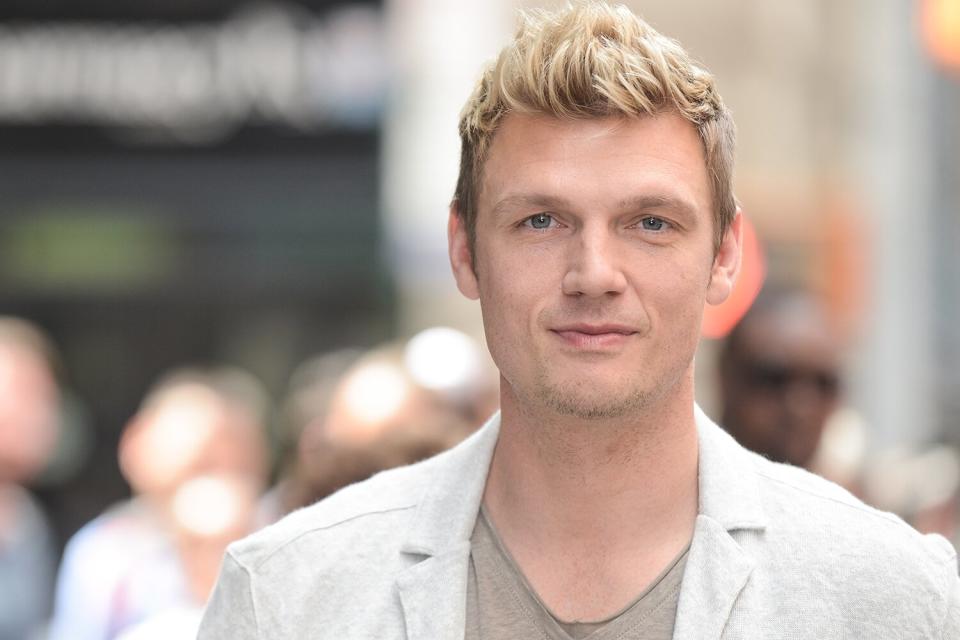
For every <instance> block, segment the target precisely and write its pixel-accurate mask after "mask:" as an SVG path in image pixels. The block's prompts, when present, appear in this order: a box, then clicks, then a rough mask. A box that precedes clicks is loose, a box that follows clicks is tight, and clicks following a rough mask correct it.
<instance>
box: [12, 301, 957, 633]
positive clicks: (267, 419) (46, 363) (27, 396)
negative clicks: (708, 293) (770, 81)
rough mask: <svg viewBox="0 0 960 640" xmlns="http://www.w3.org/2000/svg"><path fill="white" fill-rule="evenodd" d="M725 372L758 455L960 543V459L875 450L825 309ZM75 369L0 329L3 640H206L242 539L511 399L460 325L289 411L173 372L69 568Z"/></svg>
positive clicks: (741, 335)
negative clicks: (53, 520) (53, 478)
mask: <svg viewBox="0 0 960 640" xmlns="http://www.w3.org/2000/svg"><path fill="white" fill-rule="evenodd" d="M716 365H717V370H716V373H717V376H716V379H717V389H718V391H719V396H720V400H721V403H722V407H723V410H722V416H720V417H721V423H722V424H723V425H724V426H725V427H726V428H727V429H728V430H729V431H730V432H731V433H732V434H733V435H734V436H735V437H736V438H737V439H738V440H740V441H741V442H742V443H743V444H744V445H745V446H747V447H749V448H751V449H753V450H755V451H757V452H758V453H760V454H762V455H764V456H767V457H769V458H771V459H774V460H777V461H781V462H787V463H790V464H794V465H797V466H801V467H806V468H808V469H810V470H811V471H814V472H816V473H819V474H822V475H824V476H827V477H829V478H830V479H832V480H834V481H836V482H839V483H840V484H842V485H843V486H845V487H846V488H848V489H849V490H850V491H852V492H854V493H855V494H857V495H858V496H860V497H862V498H863V499H865V500H866V501H867V502H870V503H872V504H875V505H877V506H879V507H880V508H883V509H886V510H891V511H894V512H896V513H898V514H900V515H901V516H902V517H903V518H905V519H906V520H908V521H909V522H911V523H912V524H913V525H914V526H916V527H917V528H918V529H920V530H922V531H927V532H939V533H942V534H943V535H945V536H947V537H948V538H950V539H952V540H953V541H954V542H956V541H957V537H958V514H957V504H958V494H960V491H958V487H960V463H958V455H957V452H956V451H954V450H953V449H952V448H950V447H948V446H946V445H939V446H935V447H932V448H929V449H927V450H924V451H891V450H877V449H876V448H874V447H872V446H871V442H870V439H869V437H868V436H869V428H868V427H867V426H866V425H864V424H863V422H862V421H861V420H859V419H858V418H857V415H856V413H855V412H853V411H852V410H851V409H850V408H849V407H847V406H846V404H845V403H844V396H843V390H844V381H843V375H842V370H843V345H842V340H840V338H839V337H838V334H837V332H836V331H835V330H834V328H833V326H832V324H831V321H830V317H829V314H828V313H826V311H825V309H824V307H823V306H822V304H821V303H820V301H819V300H818V299H817V297H816V296H814V295H813V294H811V293H809V292H807V291H803V290H797V289H775V288H768V289H765V290H764V291H762V292H761V294H760V296H759V297H758V298H757V300H756V301H755V303H754V304H753V306H752V307H751V308H750V309H749V311H747V313H746V315H745V316H744V317H743V318H742V320H741V321H740V322H739V324H738V325H737V326H736V327H735V328H734V329H733V330H732V332H731V333H730V334H729V335H728V336H727V338H726V339H725V340H724V342H723V343H722V344H721V345H720V346H719V351H718V356H717V358H716ZM61 369H62V367H61V365H60V363H59V358H58V356H57V350H56V348H55V346H54V345H53V344H52V342H51V341H50V339H49V338H48V337H47V336H46V335H45V334H44V333H43V332H42V331H41V330H40V329H39V328H38V327H36V326H34V325H33V324H31V323H29V322H28V321H26V320H23V319H17V318H10V317H4V318H0V640H14V639H16V640H42V639H49V640H65V639H70V640H86V639H91V640H93V639H97V640H106V639H111V638H118V639H120V638H122V639H125V640H138V639H149V638H164V639H174V640H175V639H177V638H193V637H194V635H195V632H196V627H197V624H198V622H199V618H200V615H201V612H202V608H203V606H204V603H205V601H206V599H207V597H208V595H209V593H210V591H211V589H212V587H213V584H214V582H215V579H216V575H217V572H218V570H219V565H220V560H221V557H222V555H223V552H224V550H225V548H226V546H227V545H228V544H229V543H230V542H231V541H232V540H235V539H238V538H240V537H243V536H244V535H246V534H248V533H250V532H252V531H254V530H256V529H257V528H260V527H263V526H265V525H268V524H270V523H272V522H275V521H276V520H278V519H279V518H281V517H283V516H284V515H285V514H287V513H289V512H291V511H293V510H295V509H298V508H300V507H302V506H306V505H308V504H310V503H312V502H314V501H316V500H318V499H321V498H323V497H325V496H327V495H330V494H331V493H333V492H335V491H337V490H338V489H339V488H341V487H344V486H346V485H348V484H350V483H353V482H356V481H359V480H362V479H365V478H367V477H369V476H371V475H373V474H375V473H377V472H378V471H380V470H383V469H387V468H390V467H394V466H399V465H405V464H412V463H415V462H417V461H419V460H422V459H425V458H427V457H429V456H431V455H433V454H435V453H438V452H440V451H442V450H444V449H446V448H448V447H451V446H453V445H455V444H456V443H458V442H459V441H460V440H462V439H463V438H465V437H467V436H468V435H469V434H470V433H471V432H472V431H474V430H475V429H476V428H478V427H479V426H480V425H481V424H482V423H483V422H484V421H485V420H486V418H487V417H489V416H490V415H491V414H492V413H493V412H494V411H495V410H496V407H497V393H498V377H497V374H496V371H495V370H494V369H493V367H492V365H491V364H490V362H489V360H488V359H487V357H486V355H485V351H484V349H483V348H482V347H481V345H479V344H478V343H477V342H476V341H475V340H473V339H472V338H471V337H469V336H467V335H466V334H463V333H461V332H459V331H456V330H453V329H449V328H444V327H435V328H432V329H428V330H426V331H423V332H421V333H419V334H417V335H415V336H412V337H410V338H408V339H403V340H397V341H396V342H392V343H389V344H384V345H380V346H377V347H375V348H373V349H370V350H364V351H361V350H352V349H344V350H340V351H335V352H332V353H326V354H322V355H318V356H316V357H313V358H311V359H309V360H307V361H305V362H304V363H303V364H301V365H300V366H299V367H298V368H297V369H296V370H295V371H294V373H293V375H292V376H291V377H290V380H289V384H288V385H287V389H286V391H285V392H284V393H283V394H282V395H281V397H279V398H276V399H272V398H270V397H269V395H268V393H267V392H266V390H265V388H264V386H263V385H262V384H261V383H260V382H259V381H258V380H257V379H256V378H255V377H254V376H253V375H252V374H251V373H249V372H247V371H244V370H241V369H238V368H235V367H231V366H226V365H216V366H209V365H207V366H184V367H183V368H181V369H178V370H175V371H170V372H168V373H166V374H165V375H163V376H161V377H160V378H159V379H158V380H157V381H156V382H155V383H154V384H153V386H152V387H151V388H150V389H146V390H145V391H144V395H143V400H142V402H141V404H140V406H139V408H138V409H137V411H136V412H135V414H134V415H133V416H131V417H130V418H129V421H128V422H127V423H126V425H125V426H124V427H123V431H122V435H121V438H120V442H119V447H118V450H117V461H118V465H119V467H120V469H121V472H122V474H123V477H124V479H125V480H126V482H127V484H128V485H129V488H130V497H129V499H127V500H124V501H123V502H121V503H118V504H115V505H113V506H111V507H110V508H108V509H107V510H106V511H104V512H103V513H101V514H99V515H98V516H97V517H95V518H94V519H93V520H91V521H90V522H89V523H87V524H86V525H85V526H83V527H82V528H81V529H80V530H79V531H77V532H76V533H75V534H74V535H73V536H72V537H71V538H70V539H69V541H68V542H67V543H66V546H65V549H64V551H63V553H62V554H59V553H58V551H57V550H58V549H59V548H60V546H59V544H58V542H57V541H56V540H55V539H54V535H53V533H52V530H51V528H50V526H49V524H48V515H47V514H45V513H44V511H43V509H42V508H41V507H40V504H39V502H38V501H37V499H36V498H35V496H34V495H33V494H32V493H31V486H32V483H33V481H34V479H35V478H37V477H38V475H39V474H41V473H42V471H43V470H44V467H45V466H46V465H47V464H49V461H50V458H51V456H52V455H53V451H54V449H55V446H56V443H57V440H58V437H59V436H60V433H59V432H60V427H61V424H62V416H61V415H60V412H61V406H62V394H63V391H64V387H65V382H64V377H63V375H62V371H61Z"/></svg>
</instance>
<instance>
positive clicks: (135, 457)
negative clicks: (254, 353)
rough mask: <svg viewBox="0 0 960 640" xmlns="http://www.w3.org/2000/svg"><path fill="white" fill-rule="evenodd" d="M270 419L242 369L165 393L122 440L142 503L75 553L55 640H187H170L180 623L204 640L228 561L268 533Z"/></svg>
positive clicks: (67, 568) (177, 384)
mask: <svg viewBox="0 0 960 640" xmlns="http://www.w3.org/2000/svg"><path fill="white" fill-rule="evenodd" d="M266 412H267V398H266V394H265V393H264V391H263V389H262V388H261V386H260V384H259V383H258V382H257V381H256V380H255V379H254V378H253V377H252V376H250V375H249V374H248V373H246V372H244V371H241V370H238V369H232V368H217V369H183V370H179V371H175V372H173V373H171V374H169V375H167V376H164V377H163V378H161V379H160V380H159V381H158V382H157V383H156V385H155V386H154V387H153V389H151V390H150V392H149V393H148V394H147V395H146V398H145V399H144V401H143V403H142V404H141V407H140V409H139V410H138V411H137V413H136V415H134V416H133V418H131V420H130V421H129V423H128V424H127V425H126V427H125V428H124V431H123V434H122V437H121V442H120V447H119V462H120V468H121V471H122V472H123V475H124V477H125V478H126V480H127V482H128V483H129V484H130V488H131V490H132V493H133V497H132V498H131V499H130V500H129V501H127V502H124V503H121V504H119V505H116V506H114V507H112V508H111V509H109V510H108V511H106V512H105V513H104V514H102V515H101V516H99V517H98V518H96V519H95V520H93V521H92V522H90V523H89V524H87V525H85V526H84V527H83V528H82V529H81V530H80V531H79V532H77V534H76V535H75V536H74V537H73V538H72V539H71V540H70V542H69V543H68V545H67V548H66V550H65V553H64V558H63V561H62V564H61V567H60V573H59V576H58V584H57V593H56V607H55V613H54V619H53V623H52V625H51V638H52V639H53V640H61V639H62V640H68V639H69V640H86V639H89V640H94V639H96V640H108V639H111V638H116V637H119V636H120V634H121V632H131V630H132V629H135V628H137V629H140V630H141V631H138V633H148V632H149V633H160V634H161V635H160V636H159V637H171V638H172V637H178V636H177V635H163V634H165V633H169V632H170V629H171V628H172V627H169V626H168V625H169V624H170V623H171V622H175V623H176V624H177V625H180V626H183V625H186V626H188V627H189V625H190V624H192V625H193V627H194V632H195V626H196V622H197V619H198V616H199V610H200V608H201V607H202V605H203V603H204V602H205V600H206V598H207V596H208V594H209V591H210V588H211V587H212V585H213V582H214V580H215V577H216V573H217V571H218V568H219V564H220V557H221V556H222V553H223V549H224V548H225V547H226V545H227V544H228V543H229V542H230V541H232V540H235V539H237V538H239V537H242V536H243V535H245V534H247V533H249V532H251V531H252V530H254V529H255V528H256V527H257V526H259V525H260V524H261V523H260V522H259V521H258V515H257V500H258V499H259V496H260V495H261V493H262V491H263V489H264V485H265V482H266V477H267V470H268V454H267V446H266V439H265V430H264V421H265V419H266V415H267V414H266ZM157 616H160V618H159V620H160V621H161V622H159V623H157V622H156V620H155V618H156V617H157ZM157 624H159V625H160V630H159V631H157ZM177 628H180V627H179V626H178V627H177ZM144 629H145V630H144ZM151 629H152V630H151ZM184 637H192V635H190V636H184Z"/></svg>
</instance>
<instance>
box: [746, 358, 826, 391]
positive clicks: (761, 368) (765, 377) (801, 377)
mask: <svg viewBox="0 0 960 640" xmlns="http://www.w3.org/2000/svg"><path fill="white" fill-rule="evenodd" d="M745 371H746V380H747V383H748V384H749V385H750V386H751V387H753V388H754V389H755V390H757V391H762V392H768V393H777V394H781V393H783V392H785V391H786V390H787V389H790V388H792V387H795V386H796V385H800V384H802V385H804V386H806V387H807V388H810V389H815V390H816V391H817V392H818V393H819V394H820V395H821V396H822V397H823V398H825V399H833V398H836V397H837V395H838V394H839V393H840V376H839V375H838V374H837V372H836V371H829V370H826V369H819V370H818V369H812V368H806V367H795V366H790V365H785V364H779V363H773V362H754V363H751V364H747V365H746V367H745Z"/></svg>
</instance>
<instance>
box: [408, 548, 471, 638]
mask: <svg viewBox="0 0 960 640" xmlns="http://www.w3.org/2000/svg"><path fill="white" fill-rule="evenodd" d="M469 555H470V542H469V541H467V542H461V543H460V544H457V545H455V546H454V547H452V548H450V549H448V550H447V551H445V552H444V553H442V554H440V555H436V556H432V557H429V558H426V559H425V560H423V561H422V562H419V563H417V564H415V565H413V566H412V567H410V568H409V569H407V571H405V572H404V573H403V574H402V575H401V576H400V577H399V578H398V579H397V587H398V589H399V592H400V602H401V604H402V605H403V613H404V616H405V618H406V628H407V638H408V639H409V640H463V635H464V625H465V623H466V597H467V594H466V584H467V567H468V564H469Z"/></svg>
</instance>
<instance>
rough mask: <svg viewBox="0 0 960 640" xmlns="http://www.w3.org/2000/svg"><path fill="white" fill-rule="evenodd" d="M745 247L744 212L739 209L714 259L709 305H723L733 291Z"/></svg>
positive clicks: (708, 295) (708, 294)
mask: <svg viewBox="0 0 960 640" xmlns="http://www.w3.org/2000/svg"><path fill="white" fill-rule="evenodd" d="M742 245H743V211H741V210H740V207H737V211H736V213H734V215H733V220H732V221H731V222H730V226H729V227H727V231H726V233H724V234H723V240H721V242H720V248H719V250H718V251H717V255H716V256H715V257H714V258H713V269H712V270H711V272H710V284H709V285H707V303H709V304H714V305H716V304H721V303H722V302H723V301H724V300H726V299H727V298H728V297H729V296H730V292H731V291H733V284H734V282H736V280H737V274H738V273H739V272H740V249H741V247H742Z"/></svg>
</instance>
